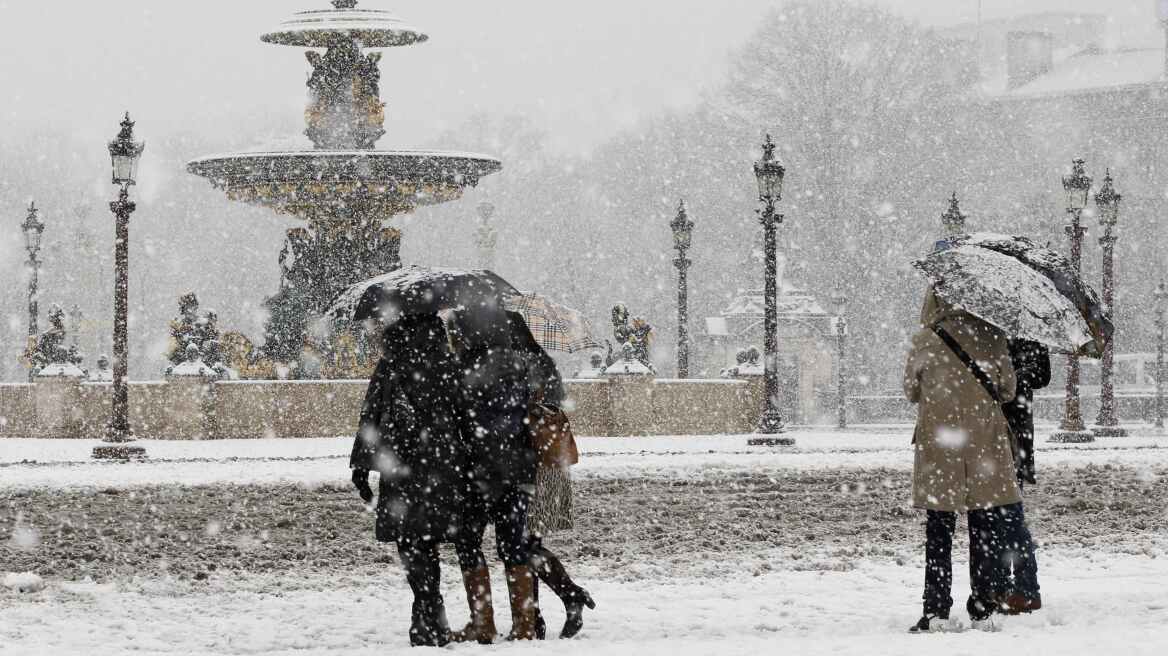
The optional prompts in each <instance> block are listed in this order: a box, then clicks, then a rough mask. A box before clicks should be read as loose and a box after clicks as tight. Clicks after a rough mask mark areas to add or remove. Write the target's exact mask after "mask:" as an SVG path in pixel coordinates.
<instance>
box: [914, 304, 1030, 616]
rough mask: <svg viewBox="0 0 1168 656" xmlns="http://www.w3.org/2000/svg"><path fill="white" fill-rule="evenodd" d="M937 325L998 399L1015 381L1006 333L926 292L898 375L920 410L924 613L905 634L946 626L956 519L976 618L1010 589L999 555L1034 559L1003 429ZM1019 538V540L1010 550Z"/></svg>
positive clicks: (917, 477) (917, 494) (917, 456)
mask: <svg viewBox="0 0 1168 656" xmlns="http://www.w3.org/2000/svg"><path fill="white" fill-rule="evenodd" d="M937 329H939V330H940V331H941V332H944V333H947V334H948V335H949V336H950V337H952V339H953V340H954V341H955V342H956V343H957V344H958V345H959V346H960V347H961V349H962V350H964V351H965V353H966V354H968V356H969V357H970V358H971V359H972V360H973V361H974V362H976V363H977V365H978V367H979V368H980V369H981V370H982V371H983V372H984V373H985V374H986V376H987V378H988V379H989V380H990V382H992V384H993V385H994V387H995V388H996V391H997V393H998V397H999V398H1001V399H1013V398H1014V393H1015V384H1016V381H1015V377H1014V369H1013V367H1012V365H1011V364H1010V353H1009V348H1008V346H1007V340H1006V335H1005V334H1004V333H1002V332H1001V331H1000V330H998V329H997V328H995V327H993V326H991V325H990V324H988V323H986V322H984V321H982V320H981V319H979V318H977V317H975V316H973V315H971V314H969V313H968V312H966V311H964V310H962V309H961V308H959V307H956V306H954V305H951V304H949V303H947V302H945V301H944V300H943V299H941V298H939V297H938V296H937V295H936V293H935V292H934V291H933V289H932V288H930V289H929V290H928V292H927V293H926V295H925V303H924V307H923V308H922V310H921V330H920V331H919V332H918V333H917V334H916V335H915V336H914V337H913V342H912V349H911V351H910V353H909V355H908V361H907V364H906V366H905V374H904V393H905V396H906V397H907V398H908V400H909V401H910V402H912V403H916V404H918V409H917V424H916V431H915V433H914V435H913V455H914V460H913V487H912V496H913V506H915V507H917V508H921V509H923V510H925V511H927V516H928V519H927V522H926V559H925V560H926V564H925V593H924V613H923V616H922V618H921V620H920V621H919V622H918V623H917V624H916V625H914V626H913V627H912V629H910V630H911V631H914V632H918V631H931V630H937V629H938V628H940V627H944V626H951V624H949V623H948V619H949V609H950V607H951V606H952V604H953V601H952V598H951V596H950V594H951V587H952V580H953V579H952V557H951V552H952V540H953V531H954V529H955V528H956V521H957V513H960V512H964V513H966V514H967V516H968V524H969V548H970V587H971V596H970V598H969V601H968V603H967V604H966V608H967V609H968V610H969V613H970V616H971V618H972V619H973V620H974V621H975V622H984V621H986V620H988V618H989V616H990V615H991V614H992V613H993V612H994V610H996V609H998V607H999V604H1000V600H1001V599H1002V598H1003V596H1004V595H1006V594H1007V593H1008V591H1007V589H1006V588H1007V584H1006V570H1008V564H1005V563H1003V559H1004V558H1009V557H1012V556H1013V555H1014V552H1015V551H1016V550H1020V551H1023V552H1025V554H1024V555H1027V556H1029V557H1033V547H1032V542H1030V540H1029V533H1026V535H1025V536H1024V537H1025V539H1024V540H1022V539H1021V538H1020V531H1021V530H1023V529H1024V528H1025V524H1024V522H1023V521H1022V519H1021V517H1022V514H1021V501H1022V495H1021V491H1020V490H1019V488H1018V483H1017V478H1016V476H1015V466H1014V452H1013V445H1012V438H1011V434H1010V428H1009V424H1008V423H1007V421H1006V417H1005V415H1004V414H1003V413H1002V410H1001V407H1000V406H999V405H998V403H997V402H995V400H994V399H993V398H992V397H991V395H990V394H989V393H988V392H987V390H986V389H985V388H984V387H983V385H982V384H981V383H980V382H979V381H978V379H977V377H975V375H974V373H973V372H972V371H971V370H970V368H969V367H967V366H966V364H965V363H964V362H962V360H961V358H960V357H959V356H958V355H957V353H956V352H955V351H954V350H953V349H952V348H950V346H949V345H948V344H946V343H945V341H944V340H943V339H942V337H941V336H940V335H939V334H938V330H937ZM1018 523H1020V524H1021V525H1020V526H1018V525H1016V524H1018ZM1019 541H1021V542H1023V543H1024V544H1022V545H1021V546H1020V547H1018V548H1017V549H1015V548H1014V547H1016V546H1017V545H1016V544H1015V543H1017V542H1019ZM1035 588H1037V584H1035ZM1035 593H1037V590H1035ZM1036 608H1037V607H1035V609H1036ZM935 620H942V622H936V621H935Z"/></svg>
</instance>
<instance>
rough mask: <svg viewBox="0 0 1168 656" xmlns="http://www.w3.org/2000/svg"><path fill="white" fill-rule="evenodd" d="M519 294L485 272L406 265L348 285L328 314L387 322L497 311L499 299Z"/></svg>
mask: <svg viewBox="0 0 1168 656" xmlns="http://www.w3.org/2000/svg"><path fill="white" fill-rule="evenodd" d="M519 293H520V292H519V290H517V289H515V287H513V286H512V285H511V283H509V282H507V281H506V280H504V279H502V278H500V277H499V276H498V275H496V274H495V273H493V272H491V271H486V270H482V271H466V270H460V269H438V268H433V267H423V266H408V267H403V268H401V269H398V270H397V271H394V272H392V273H387V274H385V275H383V276H378V277H376V278H370V279H369V280H366V281H363V282H359V283H357V284H355V285H353V286H352V287H350V288H349V289H347V290H346V291H345V292H343V293H342V294H341V295H340V297H339V298H337V300H336V301H335V302H334V303H333V305H332V307H330V308H329V310H328V315H329V316H331V317H334V318H337V319H346V320H349V321H364V320H365V319H379V320H381V321H384V322H392V321H393V320H394V319H396V318H397V317H399V316H402V315H407V314H436V313H438V312H441V311H442V310H456V309H462V310H466V311H469V312H478V311H484V312H500V313H501V311H502V307H503V297H504V296H517V295H519Z"/></svg>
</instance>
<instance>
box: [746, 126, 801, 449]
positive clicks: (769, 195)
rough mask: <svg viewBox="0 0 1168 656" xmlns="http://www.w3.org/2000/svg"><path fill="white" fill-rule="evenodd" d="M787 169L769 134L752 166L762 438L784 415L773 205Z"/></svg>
mask: <svg viewBox="0 0 1168 656" xmlns="http://www.w3.org/2000/svg"><path fill="white" fill-rule="evenodd" d="M785 173H786V169H785V168H784V167H783V165H782V163H781V162H779V161H778V160H777V159H775V143H774V142H773V141H771V135H769V134H768V135H767V136H766V142H765V143H764V144H763V145H762V159H760V160H759V161H757V162H755V163H754V176H755V178H757V180H758V200H759V202H761V203H762V208H761V209H760V210H758V218H759V222H760V223H762V227H763V237H764V247H763V251H764V254H763V256H764V258H765V267H766V270H765V272H764V275H765V280H766V301H765V306H766V316H765V318H764V321H763V330H764V331H765V333H764V335H763V347H764V350H765V351H766V356H765V357H766V360H765V373H766V375H765V378H766V392H765V394H766V405H765V406H764V409H763V412H762V416H761V417H759V421H758V432H759V433H761V434H764V435H774V434H777V433H782V432H783V431H784V428H783V416H782V414H781V413H780V412H779V369H778V367H779V348H778V331H779V305H778V297H779V285H778V244H777V243H776V236H775V230H776V228H777V227H778V225H779V224H780V223H782V222H783V215H782V214H778V213H776V212H775V203H778V202H779V200H780V199H781V198H782V197H783V175H784V174H785ZM749 443H750V444H752V445H783V446H786V445H792V444H794V443H795V440H793V439H791V438H778V437H771V438H755V439H752V440H749Z"/></svg>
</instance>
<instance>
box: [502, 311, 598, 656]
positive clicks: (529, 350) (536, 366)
mask: <svg viewBox="0 0 1168 656" xmlns="http://www.w3.org/2000/svg"><path fill="white" fill-rule="evenodd" d="M507 319H508V325H509V327H510V330H511V345H512V347H513V348H514V349H515V350H516V351H518V352H519V353H520V354H521V355H523V357H524V358H525V359H526V360H527V365H528V372H529V374H528V378H527V383H528V388H529V390H530V391H531V394H532V400H533V401H534V402H535V403H540V404H542V405H545V406H548V407H551V408H554V409H559V408H560V406H561V405H562V404H563V402H564V399H565V397H566V396H567V394H566V393H565V391H564V381H563V377H562V376H561V375H560V370H559V368H558V367H557V366H556V361H555V360H554V359H552V356H551V355H549V354H548V352H547V351H546V350H545V349H544V348H543V347H542V346H540V344H539V342H537V341H536V340H535V337H534V336H533V335H532V334H531V329H530V328H528V326H527V322H526V321H524V320H523V315H521V314H518V313H515V312H508V313H507ZM557 492H558V493H560V494H563V495H564V496H565V497H566V499H564V500H562V501H561V505H563V506H564V508H563V514H565V515H568V516H567V517H564V518H563V521H564V522H566V524H567V525H566V526H564V527H569V528H570V526H571V520H570V513H568V508H570V504H571V498H572V489H571V479H570V478H569V477H568V472H567V469H566V468H564V469H559V468H556V469H554V470H553V469H548V468H537V471H536V485H535V495H534V499H533V505H532V507H531V510H532V512H531V513H530V514H529V516H528V522H527V526H528V532H529V533H530V534H531V538H530V541H529V548H530V550H531V560H530V561H529V563H528V564H529V565H530V566H531V569H532V571H533V572H534V573H535V576H536V579H537V580H536V581H535V583H534V585H533V586H532V590H533V591H534V593H535V595H534V596H535V602H536V609H535V632H536V637H538V638H539V639H541V640H542V639H543V638H544V637H545V636H546V634H547V627H546V624H545V623H544V620H543V615H542V614H541V613H540V611H539V584H540V582H543V583H544V585H547V586H548V587H549V588H551V590H552V592H554V593H555V594H556V596H557V597H559V599H560V601H561V602H562V603H563V604H564V616H565V617H564V627H563V629H561V631H560V637H561V638H572V637H575V636H576V634H578V633H580V630H581V629H583V628H584V608H585V607H588V608H596V602H594V601H593V600H592V595H590V594H588V591H587V590H585V589H584V588H582V587H580V586H579V585H577V584H576V583H575V581H573V580H572V577H571V576H569V575H568V570H567V569H566V568H565V567H564V564H563V562H561V561H560V558H559V557H558V556H557V555H556V554H555V553H554V552H553V551H552V550H551V549H548V548H547V547H546V546H544V542H543V538H544V534H545V533H546V532H547V530H548V529H549V528H550V526H548V525H547V524H545V522H544V521H543V515H544V513H541V512H540V511H539V506H540V504H541V503H543V504H548V505H556V504H552V499H556V493H557Z"/></svg>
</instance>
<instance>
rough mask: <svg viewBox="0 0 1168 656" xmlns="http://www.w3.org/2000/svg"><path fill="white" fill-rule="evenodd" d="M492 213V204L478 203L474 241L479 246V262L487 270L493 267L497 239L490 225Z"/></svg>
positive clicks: (493, 208)
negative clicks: (476, 233) (476, 228)
mask: <svg viewBox="0 0 1168 656" xmlns="http://www.w3.org/2000/svg"><path fill="white" fill-rule="evenodd" d="M494 215H495V206H494V205H493V204H491V203H487V202H482V203H479V229H478V236H477V237H476V242H477V244H478V247H479V262H480V263H481V265H482V268H484V269H488V270H494V268H495V244H497V243H498V241H499V235H498V233H497V232H496V231H495V228H494V226H492V225H491V217H492V216H494Z"/></svg>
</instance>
